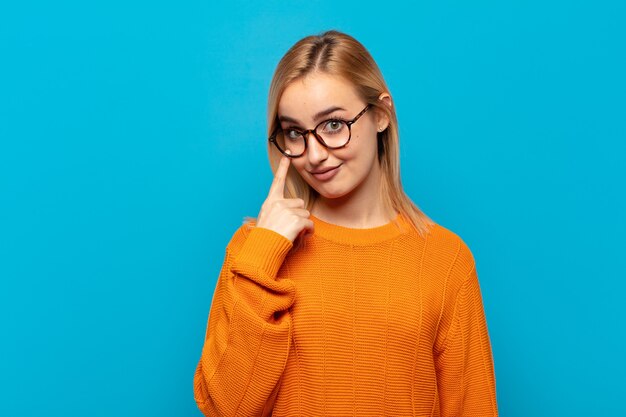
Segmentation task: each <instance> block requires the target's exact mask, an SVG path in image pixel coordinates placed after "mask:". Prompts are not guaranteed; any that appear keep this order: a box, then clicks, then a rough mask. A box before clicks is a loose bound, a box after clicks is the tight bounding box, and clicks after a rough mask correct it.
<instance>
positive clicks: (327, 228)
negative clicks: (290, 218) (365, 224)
mask: <svg viewBox="0 0 626 417" xmlns="http://www.w3.org/2000/svg"><path fill="white" fill-rule="evenodd" d="M309 218H310V219H311V220H312V221H313V224H314V227H315V231H314V235H317V236H318V237H321V238H323V239H326V240H330V241H333V242H336V243H341V244H345V245H371V244H376V243H380V242H384V241H387V240H390V239H394V238H396V237H398V236H400V235H402V234H406V233H408V231H409V228H410V227H409V225H410V223H409V222H408V220H407V219H406V217H405V216H404V215H403V214H402V213H398V215H397V216H396V217H395V219H394V220H392V221H391V222H389V223H387V224H384V225H382V226H376V227H370V228H365V229H361V228H353V227H346V226H340V225H338V224H333V223H329V222H327V221H324V220H322V219H320V218H318V217H316V216H315V215H313V214H310V216H309ZM396 223H397V225H396Z"/></svg>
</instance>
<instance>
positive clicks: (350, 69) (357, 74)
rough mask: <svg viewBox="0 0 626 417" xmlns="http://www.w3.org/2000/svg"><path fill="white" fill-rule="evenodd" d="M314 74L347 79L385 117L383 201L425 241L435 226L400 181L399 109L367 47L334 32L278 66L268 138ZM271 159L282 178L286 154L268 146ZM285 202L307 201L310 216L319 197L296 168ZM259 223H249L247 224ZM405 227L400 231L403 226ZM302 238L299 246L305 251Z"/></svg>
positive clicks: (314, 38) (294, 50)
mask: <svg viewBox="0 0 626 417" xmlns="http://www.w3.org/2000/svg"><path fill="white" fill-rule="evenodd" d="M313 72H322V73H325V74H329V75H333V76H338V77H343V79H345V80H348V81H349V82H351V83H352V84H353V86H354V88H355V90H356V92H357V94H358V95H359V96H360V97H361V98H362V99H363V101H365V102H366V103H369V104H370V105H371V106H372V107H373V108H375V109H378V110H379V111H382V112H384V113H385V114H386V115H387V117H388V118H389V125H388V127H387V129H385V130H384V131H383V132H379V133H378V161H379V163H380V166H381V171H382V174H381V175H382V178H381V179H382V181H381V187H380V195H379V198H381V199H382V202H383V207H384V210H385V212H386V213H388V215H389V217H392V218H393V215H392V213H393V210H394V209H395V210H396V211H398V212H400V213H402V214H404V216H405V217H406V218H408V220H409V222H410V223H411V224H412V225H413V226H414V227H415V229H416V230H417V231H418V233H419V234H420V235H421V236H425V235H426V234H427V233H428V231H429V230H430V228H431V226H433V225H434V222H433V221H432V220H431V219H430V218H429V217H428V216H427V215H426V214H425V213H424V212H422V210H420V209H419V207H418V206H417V205H416V204H414V203H413V202H412V201H411V199H410V198H409V197H408V196H407V195H406V194H405V192H404V190H403V188H402V182H401V179H400V149H399V135H398V120H397V117H396V110H395V105H392V106H388V105H386V104H384V103H383V102H381V101H380V100H379V96H380V94H381V93H383V92H389V89H388V88H387V84H386V83H385V80H384V78H383V75H382V73H381V71H380V69H379V68H378V65H377V64H376V62H375V61H374V59H373V58H372V56H371V55H370V53H369V52H368V51H367V49H365V47H364V46H363V45H362V44H361V43H360V42H359V41H357V40H356V39H355V38H353V37H352V36H350V35H347V34H345V33H342V32H339V31H336V30H329V31H326V32H323V33H321V34H319V35H311V36H307V37H305V38H302V39H301V40H299V41H298V42H297V43H295V44H294V45H293V46H292V47H291V48H290V49H289V50H288V51H287V52H286V53H285V55H284V56H283V57H282V59H281V60H280V62H279V63H278V65H277V67H276V70H275V71H274V76H273V78H272V82H271V84H270V89H269V97H268V106H267V125H268V126H267V127H268V134H267V135H268V136H269V135H271V134H272V132H274V130H275V129H276V127H277V125H278V123H279V122H278V115H277V113H278V103H279V100H280V98H281V96H282V94H283V92H284V91H285V89H286V88H287V86H288V85H289V84H290V83H292V82H294V81H296V80H299V79H302V78H304V77H305V76H306V75H308V74H311V73H313ZM267 145H268V155H269V160H270V165H271V168H272V172H274V173H275V172H276V170H277V168H278V165H279V163H280V159H281V157H282V154H281V153H280V152H279V151H278V149H276V147H275V146H274V145H273V144H272V143H270V142H269V141H268V143H267ZM285 188H286V189H285V197H286V198H301V199H303V200H304V202H305V207H306V208H307V210H310V209H311V208H312V207H313V204H314V203H315V200H316V198H317V197H318V196H319V193H318V192H317V191H316V190H315V189H314V188H313V187H311V186H310V185H309V184H308V183H307V182H306V181H305V180H304V179H303V178H302V177H301V176H300V174H299V173H298V172H297V171H296V170H295V168H293V166H292V165H290V167H289V170H288V172H287V178H286V180H285ZM251 220H252V221H256V219H255V218H253V217H246V218H245V219H244V223H246V222H248V221H251ZM398 227H400V225H398ZM301 239H302V235H300V236H299V237H298V238H297V239H296V241H295V242H294V247H296V248H297V247H299V246H300V244H301V243H302V242H301Z"/></svg>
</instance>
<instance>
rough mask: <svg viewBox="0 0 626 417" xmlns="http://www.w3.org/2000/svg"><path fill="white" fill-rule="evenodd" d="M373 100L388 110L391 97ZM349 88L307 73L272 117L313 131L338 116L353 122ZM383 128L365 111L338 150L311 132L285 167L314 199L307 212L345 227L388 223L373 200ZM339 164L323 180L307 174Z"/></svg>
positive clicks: (381, 119)
mask: <svg viewBox="0 0 626 417" xmlns="http://www.w3.org/2000/svg"><path fill="white" fill-rule="evenodd" d="M379 100H382V102H383V103H384V104H386V105H388V106H391V97H390V96H389V94H388V93H382V94H381V95H380V97H379ZM366 104H367V103H366V102H365V101H364V100H363V99H361V98H360V97H359V96H358V95H357V92H356V90H355V88H354V86H353V85H352V84H351V83H350V82H348V81H347V80H345V79H343V78H340V77H336V76H331V75H328V74H325V73H319V72H316V73H312V74H309V75H307V76H306V77H304V78H302V79H299V80H296V81H294V82H292V83H291V84H290V85H288V86H287V88H286V89H285V91H284V92H283V94H282V96H281V98H280V101H279V104H278V116H279V118H280V117H282V116H287V117H290V118H292V119H295V120H297V121H298V123H297V124H294V123H291V122H286V121H281V127H283V128H286V127H298V128H300V129H313V128H314V127H315V126H316V125H317V124H318V123H319V122H320V121H322V120H325V119H328V118H329V117H335V116H339V117H340V118H342V119H344V120H351V119H352V118H354V117H355V116H356V115H357V114H358V113H359V112H360V111H361V110H362V109H363V108H364V107H365V106H366ZM335 106H336V107H341V108H343V109H345V110H337V111H334V112H332V113H330V114H328V115H325V116H323V117H321V118H319V119H316V120H314V115H315V114H316V113H318V112H320V111H322V110H326V109H328V108H330V107H335ZM388 124H389V120H388V118H387V117H386V116H385V115H384V114H383V113H382V112H379V111H377V110H376V109H375V108H373V107H371V108H370V109H369V110H368V111H367V112H365V114H363V115H362V116H361V117H360V118H359V119H358V120H357V122H356V123H354V124H353V125H352V137H351V139H350V142H349V143H348V145H347V146H346V147H344V148H341V149H327V148H325V147H324V146H323V145H322V144H320V143H319V142H318V141H317V139H316V138H315V136H314V135H313V134H309V135H308V137H307V138H306V139H307V150H306V152H305V154H304V155H303V156H301V157H299V158H293V159H292V160H291V164H292V165H293V167H294V169H296V170H297V172H298V173H299V174H300V176H301V177H302V178H303V179H304V180H305V181H306V182H307V183H308V184H309V185H310V186H311V187H312V188H314V189H315V190H316V191H317V192H318V193H319V194H320V197H319V198H318V200H317V201H316V204H315V205H314V207H313V208H312V209H311V213H312V214H313V215H315V216H316V217H318V218H320V219H322V220H325V221H328V222H331V223H334V224H338V225H342V226H345V227H355V228H370V227H376V226H380V225H383V224H386V223H388V222H389V221H391V219H390V218H388V217H386V215H385V214H384V212H383V207H382V202H381V201H379V199H378V198H374V197H376V196H378V189H379V184H380V180H381V170H380V165H379V163H378V158H377V152H378V145H377V133H378V129H379V128H382V129H383V130H384V129H385V128H387V125H388ZM338 165H341V167H340V168H339V171H338V172H337V174H336V175H335V176H334V177H333V178H332V179H330V180H328V181H322V180H319V179H317V178H315V177H314V176H313V175H312V174H311V172H310V171H313V170H319V169H324V168H329V167H335V166H338Z"/></svg>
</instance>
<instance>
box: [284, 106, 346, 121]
mask: <svg viewBox="0 0 626 417" xmlns="http://www.w3.org/2000/svg"><path fill="white" fill-rule="evenodd" d="M337 110H343V111H345V110H346V109H344V108H343V107H337V106H333V107H329V108H327V109H326V110H322V111H320V112H317V113H315V116H313V121H314V122H317V121H318V120H319V119H321V118H322V117H324V116H327V115H329V114H331V113H332V112H334V111H337ZM278 120H280V121H281V122H291V123H296V124H300V122H299V121H298V120H296V119H294V118H293V117H289V116H278Z"/></svg>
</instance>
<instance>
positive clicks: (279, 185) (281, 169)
mask: <svg viewBox="0 0 626 417" xmlns="http://www.w3.org/2000/svg"><path fill="white" fill-rule="evenodd" d="M286 152H287V153H290V152H289V150H287V151H286ZM290 163H291V158H289V157H288V156H285V155H283V156H282V158H281V160H280V164H278V168H277V169H276V174H274V180H273V181H272V185H271V187H270V192H269V194H270V195H271V196H274V197H278V198H283V197H284V195H285V179H286V178H287V170H288V169H289V164H290Z"/></svg>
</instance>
